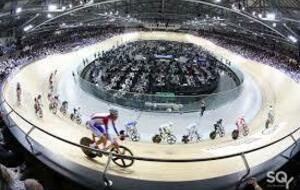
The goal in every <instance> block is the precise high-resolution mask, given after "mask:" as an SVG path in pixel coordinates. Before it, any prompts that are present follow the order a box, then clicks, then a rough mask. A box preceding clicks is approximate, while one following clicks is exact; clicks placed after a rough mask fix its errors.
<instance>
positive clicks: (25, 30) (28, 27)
mask: <svg viewBox="0 0 300 190" xmlns="http://www.w3.org/2000/svg"><path fill="white" fill-rule="evenodd" d="M31 28H33V26H32V25H31V24H30V25H28V26H25V27H24V29H23V30H24V32H27V31H28V30H30V29H31Z"/></svg>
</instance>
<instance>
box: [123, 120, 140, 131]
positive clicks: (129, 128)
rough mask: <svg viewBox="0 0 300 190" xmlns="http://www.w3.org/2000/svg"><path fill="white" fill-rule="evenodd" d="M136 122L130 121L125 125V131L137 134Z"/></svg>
mask: <svg viewBox="0 0 300 190" xmlns="http://www.w3.org/2000/svg"><path fill="white" fill-rule="evenodd" d="M136 124H137V122H136V121H130V122H128V123H126V124H125V129H126V131H127V132H136Z"/></svg>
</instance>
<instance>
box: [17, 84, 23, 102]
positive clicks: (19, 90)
mask: <svg viewBox="0 0 300 190" xmlns="http://www.w3.org/2000/svg"><path fill="white" fill-rule="evenodd" d="M16 92H17V102H18V105H21V95H22V89H21V84H20V83H19V82H18V83H17V89H16Z"/></svg>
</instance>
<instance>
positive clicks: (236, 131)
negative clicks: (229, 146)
mask: <svg viewBox="0 0 300 190" xmlns="http://www.w3.org/2000/svg"><path fill="white" fill-rule="evenodd" d="M231 136H232V139H233V140H236V139H237V138H238V137H239V131H238V130H236V129H235V130H233V131H232V134H231Z"/></svg>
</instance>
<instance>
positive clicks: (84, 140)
mask: <svg viewBox="0 0 300 190" xmlns="http://www.w3.org/2000/svg"><path fill="white" fill-rule="evenodd" d="M92 142H93V141H92V139H90V138H88V137H83V138H81V139H80V144H81V145H83V146H87V147H88V146H90V144H92ZM81 150H82V151H83V153H84V154H85V155H86V156H87V157H89V158H95V157H96V156H97V155H96V154H94V153H92V152H91V151H90V150H89V149H86V148H81Z"/></svg>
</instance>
